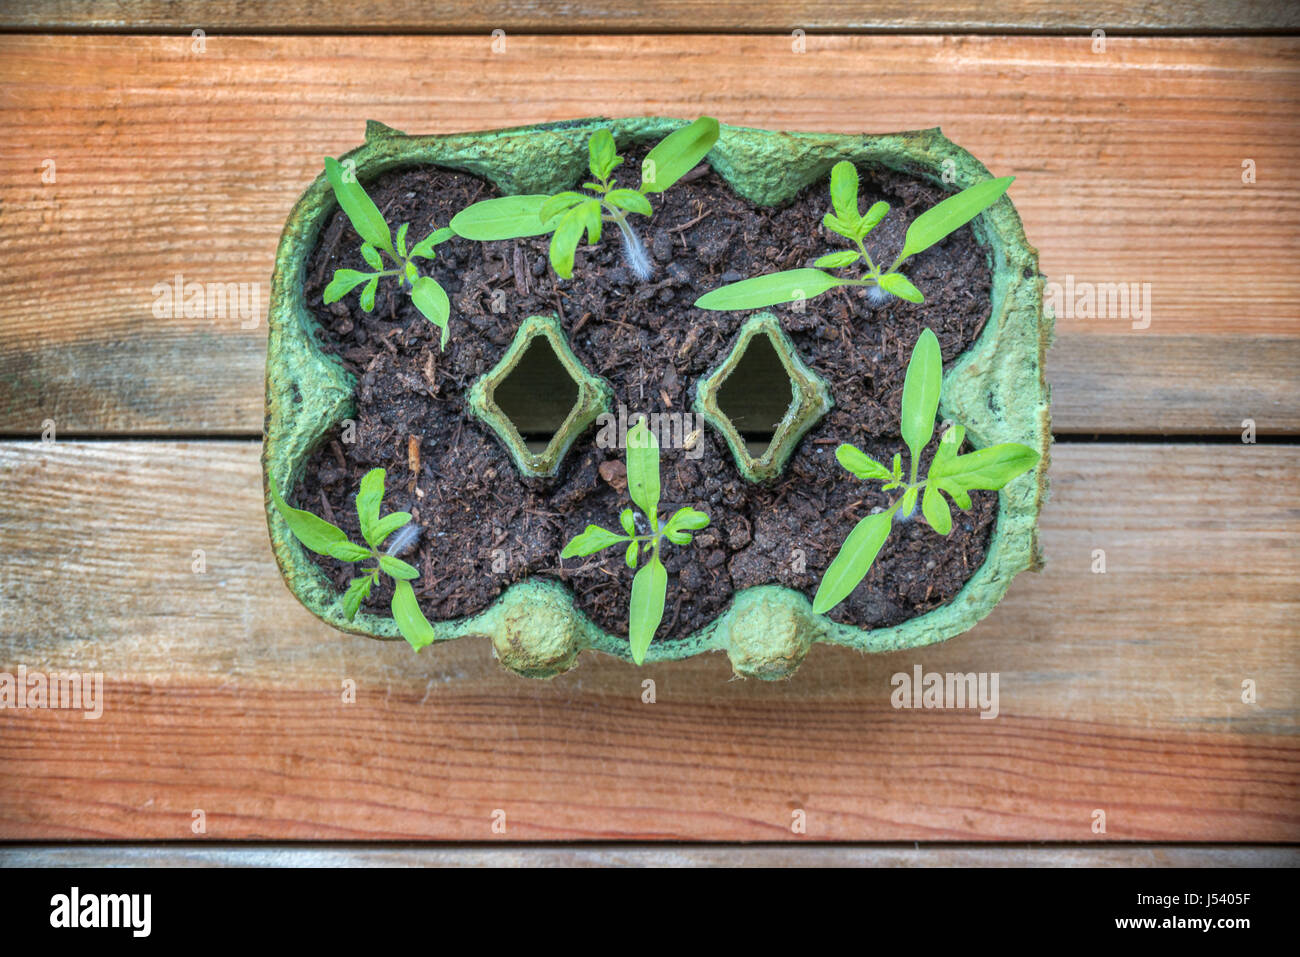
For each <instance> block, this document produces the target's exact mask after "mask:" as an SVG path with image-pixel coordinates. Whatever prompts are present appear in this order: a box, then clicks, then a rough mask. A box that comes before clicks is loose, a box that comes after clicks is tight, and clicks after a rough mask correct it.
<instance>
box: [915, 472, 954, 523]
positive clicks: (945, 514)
mask: <svg viewBox="0 0 1300 957" xmlns="http://www.w3.org/2000/svg"><path fill="white" fill-rule="evenodd" d="M921 514H922V515H924V516H925V520H926V521H927V522H929V523H930V527H931V528H933V529H934V530H935V531H936V532H938V533H939V534H940V535H947V534H948V533H949V532H951V531H952V511H951V510H950V509H949V508H948V503H947V502H945V501H944V498H943V494H942V493H941V492H940V491H939V489H938V488H937V487H936V486H934V485H930V484H928V483H927V484H926V486H925V494H924V495H922V496H921Z"/></svg>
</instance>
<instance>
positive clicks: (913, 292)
mask: <svg viewBox="0 0 1300 957" xmlns="http://www.w3.org/2000/svg"><path fill="white" fill-rule="evenodd" d="M878 282H879V283H880V288H881V289H883V290H885V292H888V293H893V294H894V295H895V296H897V297H898V298H899V299H906V300H907V301H908V302H924V301H925V296H923V295H921V290H919V289H917V288H916V287H915V286H913V285H912V281H911V280H910V279H908V278H907V277H906V276H904V275H903V274H902V273H901V272H890V273H885V275H883V276H881V277H880V279H879V280H878Z"/></svg>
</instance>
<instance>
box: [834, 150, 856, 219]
mask: <svg viewBox="0 0 1300 957" xmlns="http://www.w3.org/2000/svg"><path fill="white" fill-rule="evenodd" d="M831 206H832V207H834V209H835V215H836V217H837V218H838V219H839V221H840V222H841V223H844V224H845V225H849V224H850V223H852V224H856V223H857V221H858V219H859V218H860V215H859V213H858V170H857V168H856V167H855V166H854V165H853V164H852V163H850V162H849V161H848V160H840V161H839V162H838V163H836V164H835V166H834V167H833V168H832V169H831Z"/></svg>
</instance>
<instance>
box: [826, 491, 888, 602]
mask: <svg viewBox="0 0 1300 957" xmlns="http://www.w3.org/2000/svg"><path fill="white" fill-rule="evenodd" d="M893 523H894V510H893V509H890V510H889V511H886V512H877V513H876V514H875V515H868V516H867V517H866V518H864V519H862V521H860V522H858V524H857V525H855V526H853V531H851V532H849V537H848V538H846V539H845V540H844V544H843V545H842V546H840V550H839V553H838V554H836V556H835V560H834V561H832V562H831V564H830V567H829V568H827V569H826V574H825V575H823V576H822V580H821V584H820V585H818V586H817V594H816V596H814V598H813V611H814V612H815V613H816V614H818V615H824V614H826V612H828V611H830V610H831V609H832V608H834V607H835V606H836V605H838V604H839V603H840V602H842V601H843V600H844V599H845V598H848V597H849V595H850V594H852V592H853V589H855V588H857V587H858V583H859V582H861V581H862V579H864V578H866V577H867V572H869V571H870V570H871V564H872V562H874V561H875V560H876V556H877V555H879V554H880V549H881V547H882V546H884V544H885V539H887V538H888V537H889V530H890V528H892V527H893Z"/></svg>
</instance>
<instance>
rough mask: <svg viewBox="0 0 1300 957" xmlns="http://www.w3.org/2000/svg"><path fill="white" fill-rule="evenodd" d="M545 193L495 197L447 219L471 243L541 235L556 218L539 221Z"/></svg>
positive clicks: (545, 197)
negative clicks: (449, 219) (470, 240)
mask: <svg viewBox="0 0 1300 957" xmlns="http://www.w3.org/2000/svg"><path fill="white" fill-rule="evenodd" d="M550 198H551V197H550V196H548V195H546V194H544V193H543V194H529V195H523V196H498V197H497V198H496V199H485V200H482V201H481V202H478V203H475V204H474V205H473V206H467V207H465V208H464V209H462V210H461V211H460V212H459V213H457V214H456V215H455V216H453V217H452V218H451V226H450V228H451V230H452V231H453V232H454V233H455V234H456V235H457V236H462V237H464V238H465V239H472V240H474V241H475V242H491V241H493V240H498V239H521V238H523V237H525V236H544V235H546V234H547V233H549V232H551V231H552V230H553V229H555V225H556V221H555V220H549V221H545V222H544V221H543V220H542V216H541V209H542V204H543V203H544V202H546V201H547V200H548V199H550Z"/></svg>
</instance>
